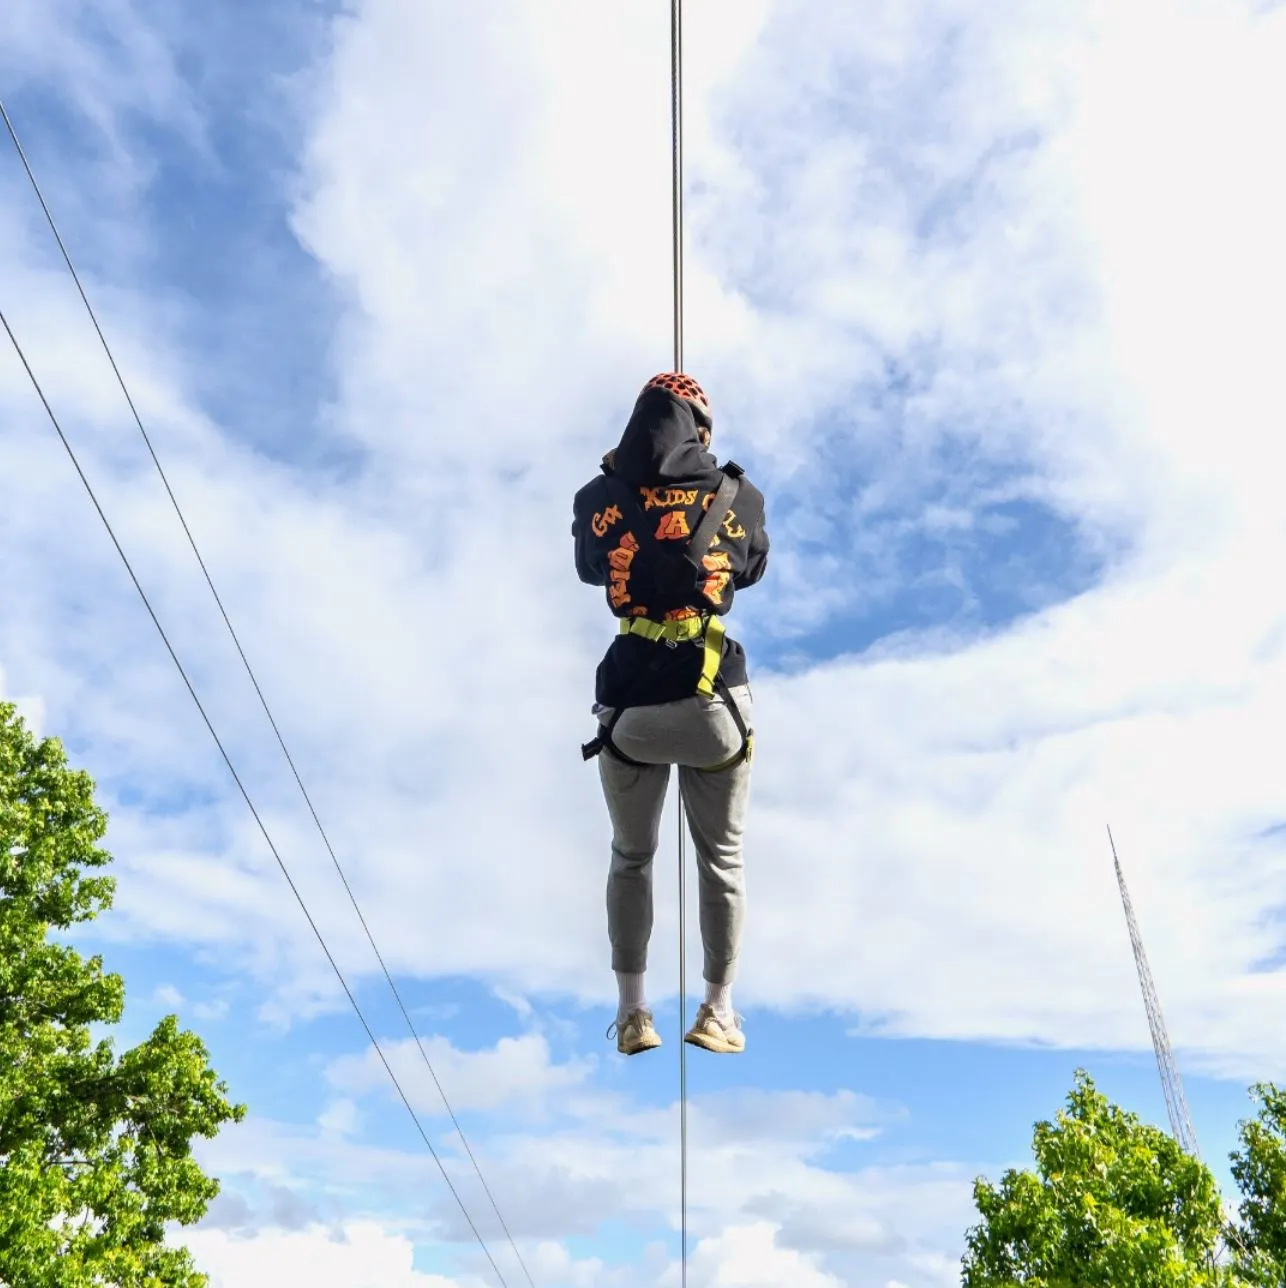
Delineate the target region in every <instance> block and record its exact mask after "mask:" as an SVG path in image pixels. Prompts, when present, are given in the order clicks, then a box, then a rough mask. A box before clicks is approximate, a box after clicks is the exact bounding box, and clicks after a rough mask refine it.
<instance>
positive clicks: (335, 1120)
mask: <svg viewBox="0 0 1286 1288" xmlns="http://www.w3.org/2000/svg"><path fill="white" fill-rule="evenodd" d="M359 1117H360V1116H359V1114H358V1111H357V1106H356V1105H355V1104H354V1103H353V1101H351V1100H348V1099H339V1100H332V1101H331V1102H330V1103H329V1104H328V1105H327V1106H326V1108H325V1109H324V1110H323V1111H322V1112H321V1113H320V1114H319V1115H318V1116H317V1125H318V1127H320V1128H321V1129H322V1131H323V1132H325V1133H327V1134H328V1135H335V1136H351V1135H352V1134H353V1132H354V1131H355V1130H356V1129H357V1125H358V1122H359Z"/></svg>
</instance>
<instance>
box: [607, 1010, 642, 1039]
mask: <svg viewBox="0 0 1286 1288" xmlns="http://www.w3.org/2000/svg"><path fill="white" fill-rule="evenodd" d="M634 1015H646V1016H647V1019H648V1023H649V1024H651V1023H652V1012H651V1011H649V1010H648V1009H647V1007H645V1006H638V1007H635V1009H634V1010H632V1011H631V1012H630V1014H629V1016H626V1019H625V1022H626V1024H628V1023H629V1022H630V1017H631V1016H634ZM620 1023H621V1022H620V1020H613V1021H612V1022H611V1024H609V1025H608V1026H607V1032H606V1033H605V1034H604V1037H609V1038H614V1037H615V1036H616V1034H617V1031H618V1030H619V1028H620Z"/></svg>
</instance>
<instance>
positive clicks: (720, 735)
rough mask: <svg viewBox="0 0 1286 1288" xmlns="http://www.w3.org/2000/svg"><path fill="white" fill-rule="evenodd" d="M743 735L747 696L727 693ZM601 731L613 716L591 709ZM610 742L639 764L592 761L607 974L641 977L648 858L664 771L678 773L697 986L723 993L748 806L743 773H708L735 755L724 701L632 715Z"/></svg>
mask: <svg viewBox="0 0 1286 1288" xmlns="http://www.w3.org/2000/svg"><path fill="white" fill-rule="evenodd" d="M730 692H731V694H732V696H733V699H734V701H735V702H736V704H737V708H738V710H739V711H740V712H741V718H742V719H743V720H744V721H745V723H746V727H747V728H748V729H749V728H753V725H752V703H751V696H750V687H749V686H748V685H738V686H737V687H735V688H733V689H731V690H730ZM595 713H596V714H597V715H598V716H599V718H600V720H602V721H603V722H604V723H606V722H607V720H608V719H609V718H610V717H611V714H612V712H611V708H610V707H609V708H606V709H604V708H595ZM612 741H613V742H614V743H616V745H617V746H618V747H620V749H621V751H622V752H624V753H625V755H627V756H629V757H631V758H632V759H634V760H641V761H644V762H645V763H644V765H642V766H636V765H627V764H624V763H623V762H622V761H619V760H617V759H616V757H615V756H613V755H612V754H611V752H609V751H606V750H604V751H603V752H602V753H601V754H600V755H599V757H598V764H599V775H600V777H601V779H602V783H603V795H604V796H605V797H606V799H607V809H608V813H609V814H610V815H611V819H612V866H611V870H610V872H609V874H608V878H607V932H608V936H609V938H610V939H611V942H612V969H613V970H617V971H625V972H630V973H638V972H641V971H644V970H646V969H647V946H648V940H649V939H650V938H651V935H652V859H653V857H654V856H655V854H656V849H657V843H658V839H659V833H660V827H661V810H662V807H663V806H664V804H665V792H666V787H667V786H668V784H669V781H670V766H671V765H678V766H679V789H680V791H681V793H682V796H683V802H684V805H685V807H686V811H687V817H688V826H689V827H690V829H691V831H692V839H693V842H694V844H695V848H696V852H697V875H698V879H699V884H700V899H701V941H702V943H703V944H704V946H705V970H704V977H705V979H706V980H707V981H708V982H709V983H711V984H730V983H732V980H733V976H734V975H735V973H736V969H737V954H738V952H739V950H740V948H741V928H742V923H743V920H744V918H745V904H746V891H745V876H744V873H743V870H742V862H741V836H742V831H743V828H744V824H745V818H746V806H747V805H748V803H749V800H750V764H749V763H748V762H747V761H744V760H743V761H742V762H741V764H739V765H737V766H736V767H735V768H733V769H725V770H722V771H720V772H717V773H710V772H706V770H705V769H704V768H703V766H710V765H718V764H721V763H723V762H724V761H726V760H728V759H729V758H730V757H732V756H734V755H736V753H737V751H738V749H739V748H740V746H741V734H740V733H739V732H738V730H737V725H736V722H735V721H734V720H733V718H732V714H731V712H730V711H729V710H728V707H727V703H726V702H725V700H724V698H723V697H722V696H721V695H720V694H718V693H716V694H715V696H714V697H713V698H703V697H699V696H697V695H693V696H692V697H690V698H681V699H680V700H679V701H677V702H662V703H658V704H656V705H655V706H647V707H630V708H629V709H628V710H626V711H625V712H623V713H622V715H621V718H620V720H619V721H618V722H617V725H616V728H615V729H614V730H613V731H612Z"/></svg>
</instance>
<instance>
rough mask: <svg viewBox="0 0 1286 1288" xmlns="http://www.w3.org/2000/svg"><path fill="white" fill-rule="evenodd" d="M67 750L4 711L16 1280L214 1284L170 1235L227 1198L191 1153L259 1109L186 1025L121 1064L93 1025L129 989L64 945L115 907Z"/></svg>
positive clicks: (4, 1072) (1, 1156)
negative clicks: (55, 934) (239, 1099)
mask: <svg viewBox="0 0 1286 1288" xmlns="http://www.w3.org/2000/svg"><path fill="white" fill-rule="evenodd" d="M93 792H94V784H93V782H92V780H91V779H90V777H89V776H88V774H85V773H83V772H80V771H76V770H72V769H70V768H69V767H68V764H67V757H66V754H65V753H64V751H63V748H62V745H61V744H60V743H59V742H58V740H57V739H53V738H46V739H44V740H43V741H41V742H37V741H36V740H35V739H34V738H33V737H32V736H31V734H30V733H29V732H28V730H27V729H26V727H25V725H24V724H23V722H22V720H21V718H20V717H19V716H18V715H17V712H16V710H15V708H14V706H13V705H12V704H11V703H5V702H0V1284H3V1285H7V1286H8V1288H81V1286H82V1285H86V1284H99V1285H119V1286H120V1288H169V1286H170V1285H177V1286H181V1288H198V1286H199V1285H202V1284H205V1283H206V1277H205V1276H204V1275H202V1274H199V1273H197V1271H196V1270H195V1269H194V1267H193V1265H192V1260H191V1257H190V1255H189V1254H188V1253H187V1251H186V1250H184V1249H179V1248H167V1247H166V1246H164V1243H163V1239H164V1233H165V1225H166V1223H167V1222H180V1223H183V1224H189V1223H191V1222H193V1221H196V1220H198V1219H199V1218H200V1217H201V1216H202V1215H203V1214H204V1212H205V1210H206V1207H207V1205H208V1204H209V1202H210V1200H211V1199H212V1198H213V1197H214V1196H215V1195H216V1194H217V1193H218V1189H219V1187H218V1182H217V1181H215V1180H213V1179H211V1178H210V1177H207V1176H206V1175H205V1174H204V1173H203V1172H202V1171H201V1169H200V1167H198V1165H197V1163H196V1161H195V1159H194V1158H193V1157H192V1154H191V1142H192V1139H193V1137H194V1136H206V1137H211V1136H214V1135H215V1134H216V1133H217V1132H218V1130H219V1128H220V1126H221V1125H222V1124H224V1123H226V1122H229V1121H236V1120H240V1118H241V1117H242V1116H243V1115H244V1113H245V1109H244V1107H243V1106H240V1105H232V1104H230V1103H229V1101H228V1100H227V1099H226V1095H225V1093H226V1090H227V1088H226V1087H225V1086H224V1084H223V1083H222V1082H219V1081H218V1080H217V1078H216V1075H215V1073H214V1071H213V1070H212V1069H211V1068H210V1065H209V1061H208V1055H207V1052H206V1049H205V1047H204V1045H203V1044H202V1043H201V1041H200V1039H199V1038H197V1036H196V1035H195V1034H193V1033H189V1032H186V1031H183V1030H180V1029H179V1027H178V1024H177V1022H176V1020H175V1018H174V1017H173V1016H169V1017H167V1018H166V1019H164V1020H163V1021H162V1022H161V1023H160V1024H158V1025H157V1026H156V1029H155V1030H154V1031H153V1033H152V1034H151V1036H150V1037H149V1038H148V1039H147V1040H146V1041H145V1042H143V1043H141V1044H140V1045H138V1046H136V1047H134V1048H133V1049H132V1050H128V1051H125V1052H124V1053H123V1054H121V1055H119V1056H117V1055H116V1054H115V1050H114V1046H113V1043H112V1042H111V1040H110V1039H107V1038H104V1039H102V1040H100V1041H98V1042H93V1041H92V1040H91V1036H90V1032H89V1026H90V1025H92V1024H109V1025H110V1024H115V1023H117V1022H118V1021H119V1020H120V1018H121V1014H122V1012H123V1009H124V1002H125V990H124V985H123V983H122V980H121V978H120V976H118V975H109V974H104V972H103V963H102V959H101V958H100V957H97V956H95V957H92V958H90V959H88V960H86V959H85V958H83V957H82V956H81V955H80V954H79V953H77V952H76V951H75V950H74V949H72V948H70V947H68V946H67V945H65V944H62V943H58V942H55V941H53V940H51V939H50V931H65V930H67V929H68V928H69V927H71V926H72V925H74V924H77V923H80V922H85V921H89V920H91V919H92V918H94V917H96V916H97V915H98V914H99V913H100V912H102V911H103V910H104V909H106V908H108V907H110V906H111V900H112V893H113V889H114V885H115V883H114V882H113V881H112V879H111V878H110V877H105V876H102V875H87V873H89V872H91V871H93V870H95V869H102V868H104V867H105V866H106V865H107V864H108V863H110V861H111V857H110V855H109V854H108V853H107V852H106V851H105V850H103V849H101V848H99V844H98V843H99V842H100V841H101V840H102V838H103V835H104V833H105V832H106V828H107V818H106V815H105V814H104V813H103V812H102V810H100V809H99V808H98V807H97V806H96V805H95V803H94V797H93Z"/></svg>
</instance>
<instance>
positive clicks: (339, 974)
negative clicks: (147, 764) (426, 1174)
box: [0, 310, 507, 1288]
mask: <svg viewBox="0 0 1286 1288" xmlns="http://www.w3.org/2000/svg"><path fill="white" fill-rule="evenodd" d="M0 325H3V327H4V329H5V331H6V332H7V333H8V336H9V340H10V342H11V343H12V345H13V348H14V352H15V353H17V355H18V359H19V361H20V362H21V363H22V365H23V367H24V369H25V370H26V372H27V377H28V379H29V380H30V381H31V385H32V388H33V389H35V391H36V396H37V397H38V398H39V399H40V401H41V403H42V404H43V405H44V408H45V412H46V414H47V415H48V416H49V420H50V423H51V424H52V425H53V427H54V430H55V431H56V432H57V434H58V437H59V439H60V440H61V441H62V445H63V447H64V448H66V450H67V455H68V456H69V457H71V463H72V465H73V466H75V468H76V473H77V474H78V475H79V476H80V481H81V482H82V483H83V484H84V485H85V491H86V492H88V493H89V499H90V500H91V501H92V502H93V503H94V509H95V510H97V511H98V517H99V518H100V519H101V520H102V521H103V526H104V527H105V528H106V529H107V535H108V536H109V537H110V538H111V539H112V545H114V546H115V547H116V553H117V554H118V555H120V557H121V562H122V563H124V565H125V571H126V572H128V573H129V575H130V580H131V581H132V582H133V583H134V589H135V590H137V591H138V593H139V598H140V599H142V601H143V607H144V608H146V609H147V613H148V616H149V617H150V618H151V619H152V624H153V625H154V626H155V627H156V629H157V632H158V633H159V634H160V636H161V640H162V642H163V643H164V644H165V647H166V650H167V651H168V652H169V655H170V658H171V659H172V661H173V662H174V665H175V666H176V667H177V668H178V672H179V675H180V676H181V677H182V680H183V683H184V684H185V685H186V686H187V691H188V693H189V694H191V696H192V701H193V702H195V703H196V709H197V710H198V711H199V712H200V713H201V719H202V720H204V721H205V727H206V728H207V729H208V730H209V731H210V737H211V738H213V739H214V745H215V746H216V747H217V748H218V749H219V754H220V755H221V756H222V757H223V763H224V764H225V765H227V767H228V772H229V773H230V774H231V775H232V779H233V781H234V782H235V783H236V785H237V788H238V790H239V791H240V792H241V795H242V797H243V798H244V800H245V802H246V805H247V806H248V807H249V809H250V813H251V814H252V815H253V816H254V820H255V822H256V823H257V824H258V825H259V830H260V832H262V833H263V839H264V840H265V841H266V842H267V843H268V848H269V849H270V850H271V851H272V857H273V858H274V859H276V860H277V866H278V867H279V868H280V869H281V874H282V876H284V877H285V878H286V884H287V885H289V886H290V892H291V894H293V895H294V896H295V899H296V901H297V902H298V904H299V907H300V909H301V910H302V912H303V914H304V916H305V917H306V918H307V920H308V924H309V926H310V927H311V928H312V932H313V934H314V935H316V937H317V942H318V943H319V944H320V945H321V949H322V952H324V953H325V954H326V960H327V961H328V962H330V965H331V969H332V970H333V971H334V972H335V977H336V978H337V979H338V980H339V982H340V985H341V987H342V988H343V990H344V992H345V994H346V995H347V997H348V1000H349V1002H350V1003H351V1005H352V1007H353V1010H354V1011H355V1012H356V1014H357V1018H358V1019H359V1020H360V1021H361V1024H362V1028H364V1029H365V1030H366V1036H367V1037H368V1038H370V1040H371V1045H372V1046H373V1047H374V1048H375V1053H376V1054H377V1055H378V1056H379V1058H380V1061H381V1063H382V1064H383V1065H384V1068H385V1070H386V1071H387V1073H388V1076H389V1077H390V1078H391V1079H392V1080H393V1086H394V1087H395V1088H396V1089H397V1094H398V1095H399V1096H400V1097H401V1098H402V1103H403V1104H404V1105H405V1106H406V1110H407V1113H409V1114H410V1115H411V1121H412V1122H414V1124H415V1127H416V1130H417V1131H418V1132H419V1134H420V1138H421V1139H422V1140H423V1141H424V1143H425V1145H426V1146H427V1147H428V1151H429V1153H430V1154H431V1155H432V1157H433V1161H434V1162H435V1163H437V1165H438V1170H439V1171H440V1172H441V1173H442V1179H443V1180H445V1181H446V1183H447V1188H448V1189H450V1191H451V1193H452V1194H453V1195H454V1196H455V1201H456V1202H457V1203H458V1204H459V1205H460V1211H461V1212H462V1213H464V1219H465V1220H466V1221H467V1222H468V1223H469V1228H470V1229H471V1230H472V1231H473V1234H474V1237H475V1238H476V1239H477V1241H478V1244H479V1246H480V1247H481V1248H482V1251H483V1252H484V1253H485V1254H486V1257H487V1260H488V1261H489V1262H490V1263H491V1268H492V1269H493V1270H494V1271H495V1272H496V1278H497V1279H499V1280H500V1283H501V1286H502V1288H507V1285H506V1283H505V1277H504V1275H502V1274H501V1273H500V1267H499V1266H497V1265H496V1263H495V1260H494V1259H493V1258H492V1256H491V1252H490V1250H489V1249H488V1248H487V1245H486V1242H485V1241H484V1240H483V1237H482V1235H481V1234H480V1233H479V1232H478V1227H477V1226H476V1225H475V1224H474V1223H473V1218H472V1217H471V1216H470V1215H469V1210H468V1208H466V1207H465V1205H464V1200H463V1199H461V1197H460V1194H459V1191H458V1190H457V1189H456V1187H455V1185H454V1184H452V1181H451V1177H450V1175H449V1174H448V1173H447V1170H446V1167H445V1166H444V1165H443V1163H442V1160H441V1158H440V1157H439V1156H438V1152H437V1150H435V1149H434V1148H433V1142H432V1141H430V1140H429V1137H428V1133H427V1132H426V1131H425V1130H424V1127H423V1125H422V1124H421V1122H420V1119H419V1116H418V1115H417V1114H416V1112H415V1110H414V1109H413V1108H412V1106H411V1102H410V1100H409V1099H407V1095H406V1092H405V1091H404V1090H403V1089H402V1084H401V1083H400V1082H399V1081H398V1080H397V1075H396V1074H395V1073H394V1072H393V1067H392V1065H390V1064H389V1062H388V1058H387V1057H386V1056H385V1054H384V1049H383V1048H382V1047H381V1046H380V1044H379V1039H378V1038H376V1036H375V1033H374V1030H372V1028H371V1026H370V1024H369V1023H368V1022H367V1019H366V1016H365V1015H364V1014H363V1012H362V1008H361V1007H360V1006H359V1005H358V1004H357V998H356V997H354V996H353V990H352V989H351V988H349V986H348V981H347V980H346V979H345V978H344V973H343V971H341V970H340V968H339V963H338V962H336V961H335V958H334V956H333V955H332V953H331V951H330V947H329V945H328V944H327V943H326V940H325V937H324V936H323V935H322V932H321V930H320V928H319V927H318V925H317V923H316V921H314V920H313V915H312V913H311V912H309V911H308V905H307V904H306V903H305V902H304V898H303V896H302V895H301V894H300V893H299V887H298V886H296V885H295V881H294V878H293V877H292V876H291V875H290V870H289V869H288V868H287V867H286V864H285V861H284V860H283V859H282V857H281V854H280V853H279V852H278V850H277V846H276V844H275V843H274V841H273V839H272V836H271V835H270V833H269V832H268V828H267V827H266V826H265V824H264V821H263V819H262V817H260V814H259V811H258V809H257V808H256V807H255V803H254V801H253V800H251V799H250V793H249V792H248V791H247V790H246V786H245V784H244V783H243V782H242V781H241V775H240V774H238V773H237V769H236V766H235V765H234V764H233V763H232V758H231V757H230V756H229V755H228V752H227V749H226V748H225V747H224V745H223V741H222V739H220V737H219V735H218V733H217V732H216V731H215V728H214V725H213V724H212V723H211V721H210V717H209V716H208V715H207V714H206V710H205V707H204V706H203V705H202V703H201V699H200V698H199V697H197V692H196V689H194V688H193V687H192V681H191V680H190V679H189V678H188V673H187V671H186V670H184V668H183V663H182V662H180V661H179V657H178V654H177V653H176V652H175V651H174V646H173V645H172V644H171V643H170V637H169V636H168V635H167V634H166V633H165V628H164V627H163V626H162V625H161V622H160V619H159V618H158V617H157V615H156V612H155V610H154V609H153V608H152V603H151V601H150V600H149V599H148V597H147V592H146V591H144V589H143V587H142V585H141V584H140V582H139V580H138V577H137V575H136V574H135V572H134V567H133V565H132V564H131V563H130V561H129V556H128V555H126V553H125V551H124V549H122V547H121V543H120V541H119V540H118V539H117V536H116V532H115V530H114V529H113V528H112V525H111V522H110V521H109V520H108V518H107V515H106V514H105V513H104V512H103V507H102V506H101V505H100V504H99V501H98V496H97V495H96V493H95V492H94V489H93V486H92V485H91V484H90V482H89V479H88V478H86V477H85V471H84V470H83V469H81V466H80V461H79V460H78V459H77V457H76V453H75V450H74V449H73V448H72V445H71V443H69V442H68V441H67V435H66V434H64V433H63V428H62V426H61V425H60V424H59V422H58V417H57V416H56V415H55V414H54V410H53V408H52V407H51V406H50V405H49V399H48V398H46V397H45V391H44V390H43V389H42V388H41V386H40V381H39V380H38V379H37V378H36V373H35V372H34V371H32V369H31V364H30V363H29V362H28V361H27V355H26V354H25V353H24V352H23V350H22V346H21V345H20V344H19V343H18V337H17V336H15V335H14V333H13V329H12V327H10V325H9V319H8V318H7V317H5V315H4V311H3V310H0Z"/></svg>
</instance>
